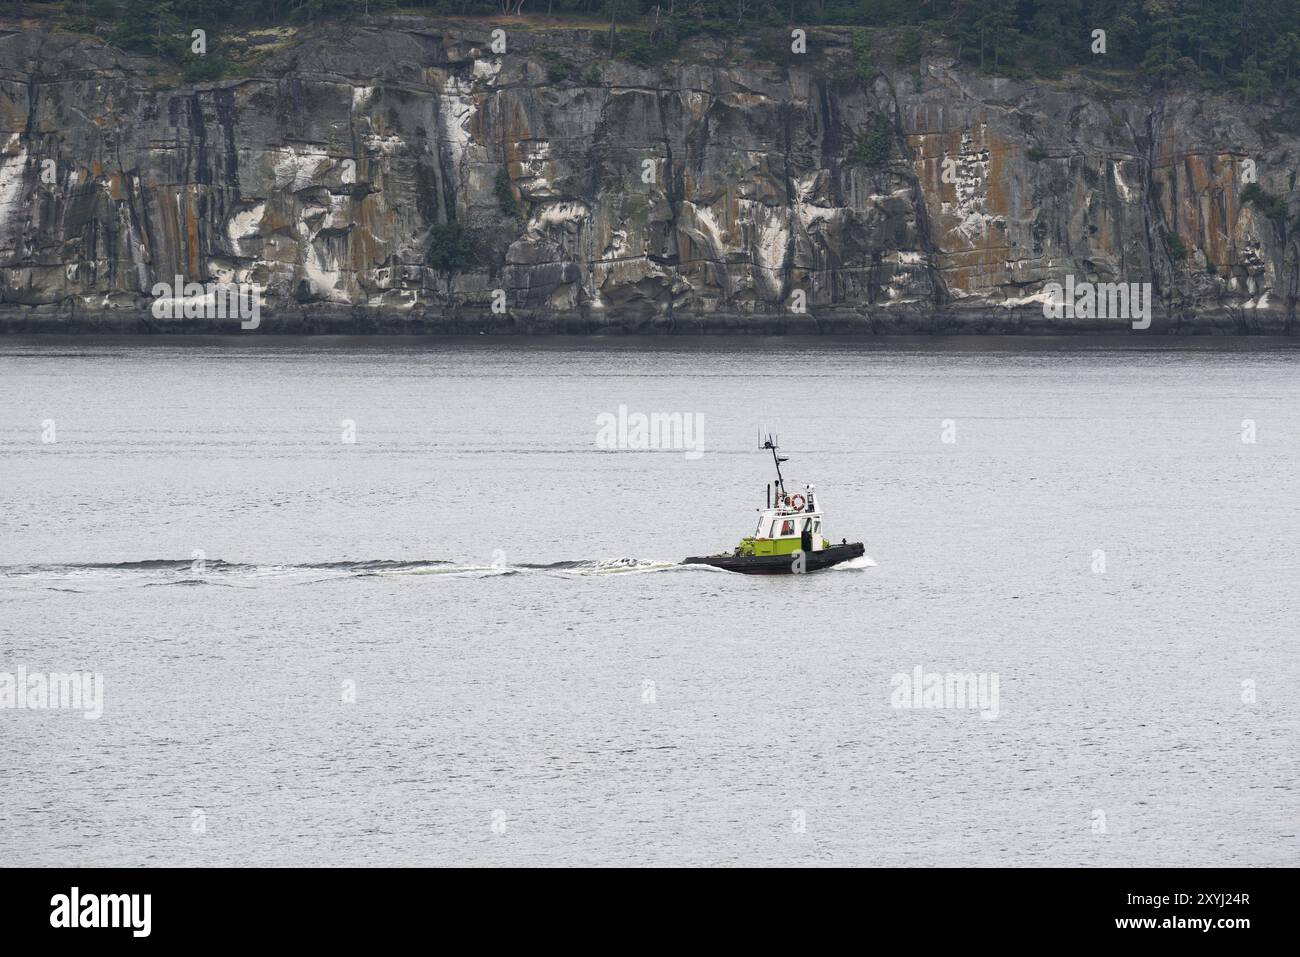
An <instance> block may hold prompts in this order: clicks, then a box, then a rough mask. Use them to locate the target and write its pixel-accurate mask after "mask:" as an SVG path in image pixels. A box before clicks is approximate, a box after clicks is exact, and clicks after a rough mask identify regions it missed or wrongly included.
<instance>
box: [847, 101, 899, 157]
mask: <svg viewBox="0 0 1300 957" xmlns="http://www.w3.org/2000/svg"><path fill="white" fill-rule="evenodd" d="M893 150H894V130H893V127H891V126H890V125H889V120H888V119H886V118H885V117H884V116H882V115H881V114H879V113H877V114H875V115H874V116H873V117H872V118H871V126H870V127H868V128H867V129H865V130H862V131H861V132H859V133H858V136H857V139H856V140H855V141H854V143H853V146H852V147H851V148H850V149H849V162H850V163H852V164H854V165H855V166H866V167H868V168H870V169H879V168H880V167H882V166H884V165H885V164H886V163H888V162H889V157H890V154H891V153H892V152H893Z"/></svg>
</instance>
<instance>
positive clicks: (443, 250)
mask: <svg viewBox="0 0 1300 957" xmlns="http://www.w3.org/2000/svg"><path fill="white" fill-rule="evenodd" d="M476 256H477V243H475V242H474V235H473V233H471V232H470V231H469V230H468V229H466V228H465V227H464V226H463V225H462V224H460V223H458V222H456V221H455V220H452V221H451V222H449V223H438V224H437V225H435V226H434V227H433V228H432V229H431V230H429V249H428V251H427V252H426V253H425V256H424V261H425V262H426V263H428V264H429V265H430V266H432V267H433V268H434V269H436V270H438V272H440V273H442V274H443V275H444V276H446V277H447V287H448V288H449V289H450V287H451V279H452V277H453V276H454V275H456V273H458V272H464V270H465V267H467V266H469V265H471V264H473V262H474V260H475V258H476Z"/></svg>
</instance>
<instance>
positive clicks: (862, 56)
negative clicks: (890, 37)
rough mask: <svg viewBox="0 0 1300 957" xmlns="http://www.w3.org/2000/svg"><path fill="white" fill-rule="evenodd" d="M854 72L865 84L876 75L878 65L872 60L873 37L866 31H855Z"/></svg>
mask: <svg viewBox="0 0 1300 957" xmlns="http://www.w3.org/2000/svg"><path fill="white" fill-rule="evenodd" d="M853 72H854V74H855V75H856V76H857V78H858V79H859V80H861V81H862V82H863V83H866V82H868V81H870V80H871V78H872V77H873V76H875V75H876V64H875V61H874V60H872V58H871V37H869V36H868V35H867V31H866V30H854V31H853Z"/></svg>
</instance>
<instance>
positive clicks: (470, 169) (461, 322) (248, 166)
mask: <svg viewBox="0 0 1300 957" xmlns="http://www.w3.org/2000/svg"><path fill="white" fill-rule="evenodd" d="M493 26H494V25H493V24H491V23H486V22H484V23H460V24H455V23H448V22H442V21H435V20H424V19H419V18H410V17H389V18H383V19H375V20H372V21H370V22H369V23H367V24H365V25H358V24H346V25H342V24H337V25H328V26H324V27H318V28H313V29H310V30H305V31H294V30H278V31H263V32H262V34H261V35H258V36H252V37H250V38H248V40H249V42H251V43H261V44H263V45H264V47H265V49H266V50H267V51H268V53H267V55H266V56H264V57H262V58H261V59H260V60H259V61H258V62H257V65H256V66H255V67H254V68H252V69H250V70H249V71H247V75H243V76H240V77H238V78H234V79H225V80H221V81H216V82H207V83H200V84H198V85H188V86H187V85H181V84H180V83H179V80H177V79H176V78H169V77H168V76H166V66H165V64H160V63H159V62H156V61H151V60H148V59H143V58H139V57H133V56H130V55H127V54H124V53H121V52H120V51H117V50H114V49H112V48H111V47H109V46H106V45H105V44H104V43H103V42H101V41H97V40H94V39H92V38H89V37H85V36H78V35H72V34H62V33H56V32H48V31H43V30H25V29H12V30H9V31H4V33H3V36H0V329H7V330H10V331H14V330H36V329H45V330H60V331H64V330H66V331H77V330H89V329H121V330H130V331H144V330H163V331H214V330H216V329H219V328H220V329H234V330H237V329H238V323H237V322H234V323H232V322H230V321H215V320H199V319H190V320H179V319H178V320H157V319H154V318H153V317H152V316H151V315H150V312H149V304H150V302H151V298H150V290H151V288H152V286H153V284H154V283H155V282H157V281H159V280H165V281H171V279H172V277H173V276H176V275H181V276H184V277H185V278H186V279H187V280H197V281H204V280H210V279H228V278H233V279H236V280H239V281H244V282H253V283H257V284H258V285H259V286H260V287H261V288H262V290H263V293H264V296H265V300H264V304H263V319H262V325H261V331H263V332H266V331H271V332H275V331H333V332H367V331H390V332H426V331H447V332H458V331H477V330H488V331H551V330H560V331H596V330H601V329H617V330H628V331H652V330H654V331H695V330H736V331H791V332H794V331H831V332H843V331H873V332H908V331H922V332H928V331H953V332H958V331H970V332H984V331H1034V330H1044V329H1049V328H1071V329H1079V330H1085V329H1098V328H1109V329H1114V330H1126V329H1128V328H1129V322H1128V321H1127V320H1109V321H1098V320H1084V319H1077V320H1069V319H1062V320H1060V321H1055V322H1053V321H1049V320H1045V319H1044V317H1043V309H1042V305H1041V301H1042V290H1043V286H1044V284H1046V283H1048V282H1052V281H1056V282H1064V277H1065V276H1066V275H1073V276H1075V277H1076V279H1078V280H1091V281H1101V282H1106V281H1123V282H1150V283H1152V284H1153V287H1154V290H1155V297H1156V303H1157V308H1156V313H1155V322H1154V326H1153V330H1154V331H1159V330H1161V329H1171V328H1176V329H1198V330H1206V329H1215V330H1225V331H1242V332H1245V331H1290V330H1291V329H1292V327H1293V324H1294V319H1295V310H1296V298H1297V294H1298V292H1300V270H1298V263H1300V243H1298V241H1297V238H1296V236H1295V235H1293V232H1294V231H1293V230H1291V229H1289V226H1288V223H1287V221H1286V217H1285V216H1278V215H1276V209H1275V210H1274V218H1269V217H1268V216H1266V215H1265V214H1264V213H1262V212H1261V211H1260V210H1261V208H1262V207H1261V205H1260V204H1257V203H1251V202H1246V201H1245V199H1244V198H1243V195H1242V194H1243V191H1244V187H1245V185H1246V183H1245V179H1243V170H1245V169H1246V165H1245V163H1244V162H1243V161H1245V160H1251V161H1253V162H1254V163H1255V165H1256V169H1257V173H1258V181H1259V186H1260V187H1261V188H1262V190H1263V192H1264V193H1265V194H1266V195H1271V196H1273V197H1281V198H1283V199H1287V198H1300V197H1296V193H1295V181H1296V171H1297V168H1298V167H1300V134H1298V133H1297V132H1296V131H1294V130H1291V131H1288V130H1286V129H1285V128H1278V125H1277V123H1276V122H1275V121H1274V120H1273V118H1272V116H1271V112H1272V111H1271V110H1270V109H1269V108H1268V107H1247V106H1245V105H1243V103H1241V102H1240V101H1237V100H1234V99H1232V98H1230V97H1209V96H1207V95H1205V94H1201V93H1197V92H1194V91H1186V92H1168V93H1151V92H1143V91H1138V90H1135V89H1132V88H1128V87H1125V86H1124V85H1123V84H1121V83H1119V82H1118V81H1116V82H1115V83H1113V84H1112V83H1108V82H1106V81H1104V79H1100V78H1091V79H1090V78H1085V77H1077V76H1076V77H1071V78H1069V79H1068V80H1067V81H1065V82H1059V83H1038V82H1027V81H1012V80H1007V79H996V78H989V77H985V76H981V75H979V74H977V73H975V72H973V71H972V70H970V69H967V68H965V67H963V66H960V65H958V64H956V62H955V61H954V60H953V59H952V58H951V57H950V56H944V55H933V56H927V57H926V58H925V59H924V60H923V61H922V63H921V66H920V67H919V68H898V67H896V66H893V65H891V64H890V63H888V62H884V63H882V64H880V71H879V72H877V73H875V74H874V75H873V76H871V77H869V78H867V79H866V80H864V79H862V78H861V77H859V76H857V75H856V74H855V73H854V72H853V70H852V69H851V68H850V67H849V66H848V64H849V60H850V51H849V42H848V37H847V36H845V35H837V34H836V33H835V31H817V32H816V36H815V45H814V46H815V49H814V50H813V52H810V53H809V54H807V55H806V56H805V57H803V58H800V57H791V58H790V60H791V62H790V63H788V64H786V63H774V62H767V61H764V60H760V59H757V58H756V57H754V56H752V55H750V54H749V53H747V51H746V50H745V49H744V48H743V47H741V46H740V45H739V44H732V45H729V46H724V45H723V44H721V43H719V42H717V41H707V40H699V41H693V42H692V44H691V45H689V46H688V47H686V48H684V49H683V50H682V51H681V53H680V55H679V56H678V57H676V58H674V59H673V60H671V61H670V62H666V63H662V64H658V65H654V66H637V65H634V64H632V63H629V62H624V61H622V60H618V59H612V60H610V59H605V58H603V57H600V56H599V55H598V51H596V50H594V49H593V46H592V43H591V39H590V35H589V34H588V33H587V32H586V31H582V30H576V29H575V30H560V29H550V30H546V29H526V28H524V27H522V26H520V27H519V28H517V29H516V28H513V27H511V28H508V29H507V43H508V45H507V52H505V53H503V54H494V53H493V52H492V51H491V49H490V47H489V31H490V30H491V29H492V28H493ZM877 125H879V128H880V129H881V130H884V131H885V132H886V135H887V146H888V149H887V150H886V151H885V153H884V155H883V157H882V156H880V155H877V156H876V157H871V158H868V159H866V160H864V159H863V157H862V155H861V151H860V148H861V137H862V136H863V134H864V133H866V132H868V131H871V130H873V129H876V128H877ZM49 161H53V162H52V163H51V162H49ZM503 173H504V175H503ZM945 174H947V175H945ZM1245 178H1246V179H1248V178H1249V177H1248V175H1246V177H1245ZM1293 205H1294V203H1293ZM449 220H455V221H457V222H459V223H462V224H465V225H466V226H467V227H468V228H469V230H470V234H471V235H472V236H473V237H474V238H475V240H476V242H477V246H478V249H477V253H476V256H475V261H474V262H472V263H468V264H466V265H465V266H464V267H463V268H461V269H460V270H458V271H456V272H454V273H446V272H442V271H439V270H438V269H436V268H434V267H433V266H431V265H429V264H428V263H427V260H426V254H427V251H428V248H429V243H430V231H431V228H432V227H433V226H434V225H435V224H438V223H445V222H448V221H449ZM494 290H501V291H502V293H503V294H504V298H502V295H501V294H500V293H498V294H496V301H497V303H498V306H499V307H502V308H504V311H493V309H492V303H493V301H494ZM801 302H803V303H806V308H805V309H804V311H802V312H801V311H800V309H799V308H798V306H799V304H800V303H801ZM246 334H247V333H246ZM1134 334H1137V333H1134Z"/></svg>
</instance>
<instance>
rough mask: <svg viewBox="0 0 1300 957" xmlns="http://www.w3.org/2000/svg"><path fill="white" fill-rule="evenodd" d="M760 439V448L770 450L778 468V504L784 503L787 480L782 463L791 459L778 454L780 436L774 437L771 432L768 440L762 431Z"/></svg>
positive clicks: (774, 463)
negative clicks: (783, 474)
mask: <svg viewBox="0 0 1300 957" xmlns="http://www.w3.org/2000/svg"><path fill="white" fill-rule="evenodd" d="M759 439H760V440H761V441H762V445H760V446H759V447H760V448H763V449H770V450H771V452H772V464H773V465H775V466H776V487H777V497H776V500H777V502H781V501H784V499H785V479H784V478H783V477H782V476H781V463H782V462H788V461H790V457H789V456H787V455H778V454H777V449H779V448H780V437H779V436H776V435H773V434H772V433H771V432H768V433H767V434H766V438H764V434H763V432H762V431H760V432H759Z"/></svg>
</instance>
